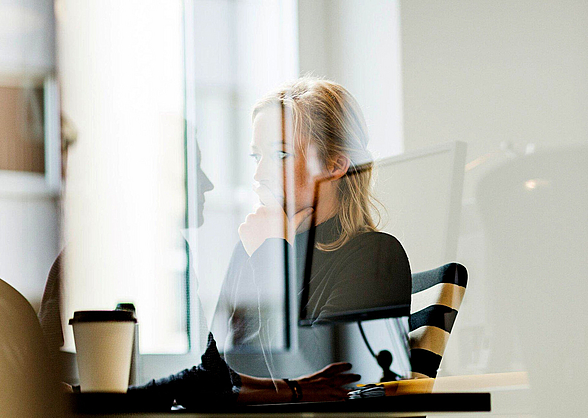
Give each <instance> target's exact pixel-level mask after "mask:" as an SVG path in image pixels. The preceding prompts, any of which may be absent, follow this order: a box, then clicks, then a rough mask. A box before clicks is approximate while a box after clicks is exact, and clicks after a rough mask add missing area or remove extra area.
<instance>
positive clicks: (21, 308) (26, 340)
mask: <svg viewBox="0 0 588 418" xmlns="http://www.w3.org/2000/svg"><path fill="white" fill-rule="evenodd" d="M62 407H63V405H62V404H61V396H60V388H59V384H58V381H57V378H56V374H55V373H54V370H53V365H52V364H51V361H50V359H49V354H48V352H47V348H46V345H45V341H44V339H43V333H42V331H41V327H40V325H39V322H38V320H37V316H36V315H35V311H34V310H33V308H32V307H31V305H30V304H29V302H28V301H27V300H26V299H25V298H24V297H23V296H22V295H21V294H20V293H19V292H17V291H16V290H15V289H14V288H12V287H11V286H10V285H8V284H7V283H5V282H4V281H2V280H0V415H1V416H2V417H3V418H12V417H19V418H21V417H27V418H28V417H62V416H64V414H65V411H64V409H62Z"/></svg>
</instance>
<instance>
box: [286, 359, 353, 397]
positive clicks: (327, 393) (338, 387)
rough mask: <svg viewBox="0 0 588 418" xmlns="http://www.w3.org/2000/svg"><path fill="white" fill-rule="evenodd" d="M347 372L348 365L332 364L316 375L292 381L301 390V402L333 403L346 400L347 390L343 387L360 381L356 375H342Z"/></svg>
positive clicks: (349, 366) (349, 365) (349, 368)
mask: <svg viewBox="0 0 588 418" xmlns="http://www.w3.org/2000/svg"><path fill="white" fill-rule="evenodd" d="M349 370H351V364H349V363H333V364H329V365H328V366H327V367H325V368H324V369H322V370H320V371H318V372H316V373H313V374H311V375H308V376H303V377H299V378H297V379H294V380H295V381H297V382H298V384H299V385H300V389H301V390H302V401H303V402H317V401H333V400H340V399H345V398H347V394H348V392H349V390H348V389H345V388H344V387H343V386H345V385H348V384H350V383H352V382H357V381H358V380H359V379H361V376H360V375H358V374H353V373H344V372H346V371H349Z"/></svg>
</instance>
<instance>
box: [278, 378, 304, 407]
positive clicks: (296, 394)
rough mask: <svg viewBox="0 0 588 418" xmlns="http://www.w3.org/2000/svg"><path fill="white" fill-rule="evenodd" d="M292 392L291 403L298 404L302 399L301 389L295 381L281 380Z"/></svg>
mask: <svg viewBox="0 0 588 418" xmlns="http://www.w3.org/2000/svg"><path fill="white" fill-rule="evenodd" d="M282 380H283V381H284V382H285V383H286V384H287V385H288V387H289V388H290V390H291V391H292V402H300V400H301V399H302V388H301V387H300V384H299V383H298V382H297V381H296V380H290V379H282Z"/></svg>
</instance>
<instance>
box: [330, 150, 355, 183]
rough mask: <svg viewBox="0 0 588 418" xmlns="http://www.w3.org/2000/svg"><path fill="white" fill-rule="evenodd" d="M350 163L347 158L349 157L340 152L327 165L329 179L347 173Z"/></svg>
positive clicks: (335, 178)
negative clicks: (328, 165)
mask: <svg viewBox="0 0 588 418" xmlns="http://www.w3.org/2000/svg"><path fill="white" fill-rule="evenodd" d="M350 165H351V161H350V160H349V158H348V157H346V156H344V155H342V154H339V155H338V156H337V158H335V160H334V161H333V163H332V164H331V165H330V167H329V177H330V178H331V180H337V179H340V178H341V177H343V176H344V175H345V174H347V171H348V170H349V166H350Z"/></svg>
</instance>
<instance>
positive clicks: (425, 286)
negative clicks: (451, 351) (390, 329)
mask: <svg viewBox="0 0 588 418" xmlns="http://www.w3.org/2000/svg"><path fill="white" fill-rule="evenodd" d="M467 281H468V273H467V270H466V268H465V267H464V266H462V265H461V264H458V263H449V264H445V265H444V266H441V267H438V268H436V269H433V270H428V271H423V272H420V273H414V274H413V275H412V298H411V307H410V318H409V334H408V339H409V345H410V363H411V366H412V377H413V378H425V377H436V376H437V370H439V365H440V363H441V358H442V356H443V352H444V351H445V346H446V345H447V340H448V339H449V334H450V333H451V330H452V328H453V324H454V323H455V318H456V316H457V311H458V309H459V306H460V305H461V301H462V299H463V296H464V293H465V289H466V285H467Z"/></svg>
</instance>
